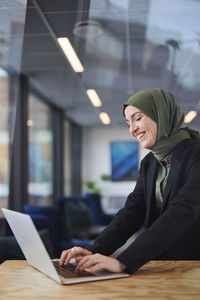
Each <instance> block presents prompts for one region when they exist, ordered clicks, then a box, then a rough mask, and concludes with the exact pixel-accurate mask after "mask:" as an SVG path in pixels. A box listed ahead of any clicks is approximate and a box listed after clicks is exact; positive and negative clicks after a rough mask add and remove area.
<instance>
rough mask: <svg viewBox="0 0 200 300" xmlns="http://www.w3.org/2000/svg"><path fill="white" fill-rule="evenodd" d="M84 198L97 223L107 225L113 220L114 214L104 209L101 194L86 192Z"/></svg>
mask: <svg viewBox="0 0 200 300" xmlns="http://www.w3.org/2000/svg"><path fill="white" fill-rule="evenodd" d="M84 199H85V202H86V203H87V205H88V207H89V209H90V213H91V216H92V218H93V221H94V224H95V225H101V226H106V225H108V224H109V223H110V222H111V221H112V219H113V218H114V214H108V213H105V212H104V211H103V208H102V204H101V196H100V195H98V194H92V193H86V194H84Z"/></svg>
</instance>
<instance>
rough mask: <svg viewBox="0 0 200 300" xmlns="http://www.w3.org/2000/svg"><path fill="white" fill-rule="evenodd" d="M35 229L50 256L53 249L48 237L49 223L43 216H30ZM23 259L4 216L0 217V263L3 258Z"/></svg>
mask: <svg viewBox="0 0 200 300" xmlns="http://www.w3.org/2000/svg"><path fill="white" fill-rule="evenodd" d="M31 217H32V220H33V223H34V225H35V227H36V229H37V230H38V232H39V235H40V237H41V239H42V241H43V243H44V246H45V247H46V249H47V251H48V253H49V255H50V257H52V256H53V249H52V243H51V237H50V230H51V224H50V222H49V220H48V219H47V218H46V217H45V216H38V215H35V216H31ZM11 259H25V257H24V255H23V253H22V251H21V248H20V247H19V244H18V242H17V241H16V239H15V237H14V235H13V232H12V230H11V229H10V226H9V225H8V223H7V221H6V218H4V217H1V218H0V263H2V262H3V261H4V260H11Z"/></svg>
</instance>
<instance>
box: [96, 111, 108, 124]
mask: <svg viewBox="0 0 200 300" xmlns="http://www.w3.org/2000/svg"><path fill="white" fill-rule="evenodd" d="M99 118H100V119H101V122H102V123H103V124H105V125H108V124H110V122H111V121H110V118H109V115H108V114H107V113H106V112H101V113H100V114H99Z"/></svg>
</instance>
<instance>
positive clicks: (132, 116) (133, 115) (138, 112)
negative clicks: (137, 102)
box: [126, 111, 142, 122]
mask: <svg viewBox="0 0 200 300" xmlns="http://www.w3.org/2000/svg"><path fill="white" fill-rule="evenodd" d="M140 113H142V111H137V112H135V113H133V114H132V115H130V119H132V118H134V117H135V115H136V114H140ZM126 121H127V122H129V120H127V119H126Z"/></svg>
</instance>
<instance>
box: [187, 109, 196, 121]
mask: <svg viewBox="0 0 200 300" xmlns="http://www.w3.org/2000/svg"><path fill="white" fill-rule="evenodd" d="M196 116H197V112H196V111H195V110H191V111H189V113H187V115H186V116H185V120H184V123H190V122H191V121H192V120H193V119H194V118H195V117H196Z"/></svg>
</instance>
